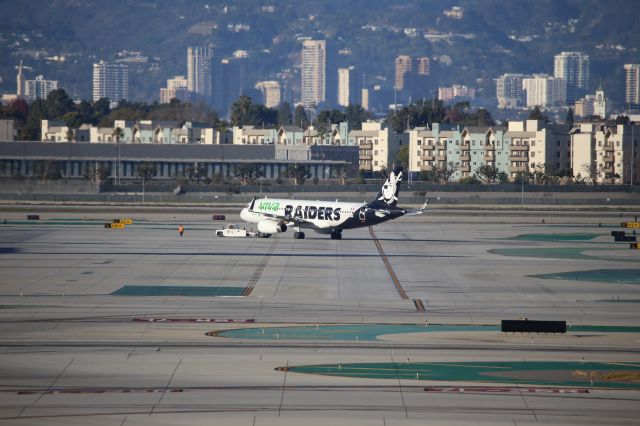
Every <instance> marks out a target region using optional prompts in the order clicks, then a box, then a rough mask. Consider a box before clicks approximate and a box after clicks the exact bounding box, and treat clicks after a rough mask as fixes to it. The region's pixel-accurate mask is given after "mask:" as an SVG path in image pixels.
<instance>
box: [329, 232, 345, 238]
mask: <svg viewBox="0 0 640 426" xmlns="http://www.w3.org/2000/svg"><path fill="white" fill-rule="evenodd" d="M331 239H332V240H341V239H342V231H332V232H331Z"/></svg>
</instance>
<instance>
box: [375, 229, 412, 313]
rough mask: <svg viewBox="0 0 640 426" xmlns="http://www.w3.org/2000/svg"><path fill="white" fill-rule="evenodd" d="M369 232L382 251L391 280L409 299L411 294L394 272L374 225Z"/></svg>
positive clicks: (403, 296)
mask: <svg viewBox="0 0 640 426" xmlns="http://www.w3.org/2000/svg"><path fill="white" fill-rule="evenodd" d="M369 233H370V234H371V237H372V238H373V242H374V244H375V245H376V248H377V249H378V253H380V257H381V258H382V262H384V266H385V267H386V268H387V272H389V276H390V277H391V281H393V284H394V285H395V286H396V290H398V294H399V295H400V297H401V298H402V299H405V300H406V299H409V296H407V293H406V292H405V291H404V289H403V288H402V284H400V280H398V276H397V275H396V273H395V272H394V270H393V267H392V266H391V263H389V259H388V258H387V255H386V254H385V252H384V250H383V249H382V244H380V241H378V237H377V236H376V233H375V232H374V231H373V227H371V226H370V227H369Z"/></svg>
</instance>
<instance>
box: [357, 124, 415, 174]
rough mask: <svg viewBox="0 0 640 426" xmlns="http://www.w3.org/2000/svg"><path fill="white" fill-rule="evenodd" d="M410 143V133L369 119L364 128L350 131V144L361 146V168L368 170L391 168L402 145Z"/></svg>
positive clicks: (363, 125) (375, 170)
mask: <svg viewBox="0 0 640 426" xmlns="http://www.w3.org/2000/svg"><path fill="white" fill-rule="evenodd" d="M407 143H409V134H408V133H401V134H398V133H394V132H393V131H392V130H391V129H390V128H389V127H385V126H384V125H383V124H382V123H378V122H373V121H367V122H364V123H362V130H351V131H350V132H349V145H356V146H358V148H359V152H360V160H359V168H360V170H364V171H367V172H377V171H380V170H384V169H389V168H390V166H391V165H392V164H393V161H394V160H395V158H396V155H397V154H398V150H399V149H400V147H401V146H402V145H406V144H407Z"/></svg>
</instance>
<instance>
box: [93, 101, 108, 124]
mask: <svg viewBox="0 0 640 426" xmlns="http://www.w3.org/2000/svg"><path fill="white" fill-rule="evenodd" d="M110 112H111V108H109V99H107V98H100V99H98V100H97V101H95V102H94V103H93V120H92V122H93V124H97V123H98V122H100V121H101V120H102V119H103V118H105V117H106V116H107V115H109V113H110Z"/></svg>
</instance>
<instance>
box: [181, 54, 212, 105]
mask: <svg viewBox="0 0 640 426" xmlns="http://www.w3.org/2000/svg"><path fill="white" fill-rule="evenodd" d="M187 89H188V90H189V91H190V92H193V93H196V94H198V95H200V96H203V97H205V98H210V97H211V95H212V94H213V49H212V48H211V47H189V48H187Z"/></svg>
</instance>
